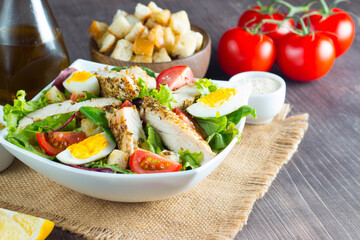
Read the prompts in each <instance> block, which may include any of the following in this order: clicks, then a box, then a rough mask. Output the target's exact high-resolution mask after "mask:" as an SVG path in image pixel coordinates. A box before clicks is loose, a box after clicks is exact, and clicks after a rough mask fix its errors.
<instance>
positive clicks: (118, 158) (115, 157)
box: [107, 149, 129, 169]
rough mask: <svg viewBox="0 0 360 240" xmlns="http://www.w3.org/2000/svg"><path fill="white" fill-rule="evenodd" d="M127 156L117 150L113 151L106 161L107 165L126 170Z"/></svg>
mask: <svg viewBox="0 0 360 240" xmlns="http://www.w3.org/2000/svg"><path fill="white" fill-rule="evenodd" d="M128 160H129V156H128V155H127V154H126V153H125V152H123V151H121V150H118V149H115V150H113V151H112V152H111V153H110V155H109V157H108V160H107V164H109V165H113V164H115V165H116V166H117V167H118V168H121V169H126V168H127V165H128Z"/></svg>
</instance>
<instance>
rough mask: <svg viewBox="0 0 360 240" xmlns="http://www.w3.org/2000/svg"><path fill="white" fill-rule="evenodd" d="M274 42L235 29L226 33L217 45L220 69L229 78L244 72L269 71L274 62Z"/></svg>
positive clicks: (267, 38)
mask: <svg viewBox="0 0 360 240" xmlns="http://www.w3.org/2000/svg"><path fill="white" fill-rule="evenodd" d="M275 52H276V50H275V44H274V41H273V40H272V39H271V38H270V37H268V36H266V35H261V34H252V33H250V32H247V31H246V30H245V29H243V28H240V27H236V28H233V29H230V30H228V31H226V32H225V33H224V34H223V35H222V37H221V38H220V41H219V45H218V59H219V63H220V66H221V68H222V69H223V70H224V72H225V73H226V74H228V75H230V76H232V75H235V74H237V73H240V72H244V71H269V70H270V68H271V67H272V66H273V64H274V61H275Z"/></svg>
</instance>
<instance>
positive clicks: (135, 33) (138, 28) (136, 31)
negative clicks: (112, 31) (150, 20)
mask: <svg viewBox="0 0 360 240" xmlns="http://www.w3.org/2000/svg"><path fill="white" fill-rule="evenodd" d="M144 30H145V26H144V25H143V24H142V23H141V22H138V23H136V24H135V26H134V27H133V28H132V29H131V31H130V32H129V33H128V34H127V35H126V36H125V40H127V41H129V42H132V43H133V42H134V41H135V39H136V38H137V37H139V36H140V35H141V34H142V32H143V31H144Z"/></svg>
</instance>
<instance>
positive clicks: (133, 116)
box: [106, 106, 146, 157]
mask: <svg viewBox="0 0 360 240" xmlns="http://www.w3.org/2000/svg"><path fill="white" fill-rule="evenodd" d="M106 118H107V119H108V121H109V126H110V129H111V131H112V133H113V135H114V137H115V139H116V141H117V143H118V148H119V149H120V150H121V151H123V152H125V153H126V154H127V155H128V156H129V157H130V156H131V155H132V154H133V153H134V151H135V148H137V147H139V145H140V144H141V142H142V141H145V139H146V137H145V133H144V130H143V128H142V123H141V120H140V115H139V112H138V111H137V109H136V107H135V106H132V107H124V108H121V109H111V111H110V112H107V113H106Z"/></svg>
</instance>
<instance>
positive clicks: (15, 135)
mask: <svg viewBox="0 0 360 240" xmlns="http://www.w3.org/2000/svg"><path fill="white" fill-rule="evenodd" d="M73 114H74V113H73V112H71V113H64V114H57V115H54V116H50V117H47V118H45V119H44V120H41V121H38V122H35V123H33V124H31V125H29V126H27V127H26V128H25V129H23V130H21V129H17V128H15V127H10V128H9V129H8V135H7V136H6V137H5V138H6V140H7V141H9V142H11V143H12V144H14V145H16V146H18V147H20V148H23V149H25V150H28V151H30V152H32V153H35V154H37V155H39V156H42V157H45V158H49V159H53V157H51V156H48V155H46V153H45V151H44V150H43V149H42V148H41V147H40V145H39V143H38V141H37V139H36V133H38V132H51V131H52V129H56V128H59V127H61V126H62V125H63V124H64V123H66V122H67V121H68V120H69V118H71V117H72V115H73ZM75 128H76V119H73V120H72V121H71V122H70V123H69V124H68V125H66V127H65V128H63V131H73V130H74V129H75Z"/></svg>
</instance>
